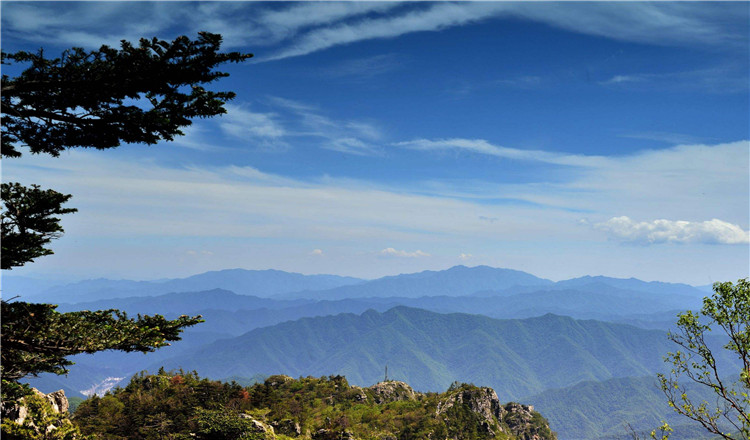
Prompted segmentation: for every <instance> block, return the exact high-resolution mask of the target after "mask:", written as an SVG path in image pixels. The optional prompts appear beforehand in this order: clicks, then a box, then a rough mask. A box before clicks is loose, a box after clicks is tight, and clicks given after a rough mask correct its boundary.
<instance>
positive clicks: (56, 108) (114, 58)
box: [2, 32, 252, 157]
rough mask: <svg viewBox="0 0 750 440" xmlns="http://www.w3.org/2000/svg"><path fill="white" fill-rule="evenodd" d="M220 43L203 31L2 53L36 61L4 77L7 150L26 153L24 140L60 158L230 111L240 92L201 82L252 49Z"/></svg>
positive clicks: (155, 135)
mask: <svg viewBox="0 0 750 440" xmlns="http://www.w3.org/2000/svg"><path fill="white" fill-rule="evenodd" d="M220 45H221V35H217V34H210V33H206V32H201V33H200V34H199V38H198V39H197V40H195V41H191V40H190V39H189V38H188V37H185V36H182V37H179V38H177V39H175V40H174V41H172V42H171V43H169V42H166V41H162V40H158V39H156V38H154V39H151V40H148V39H141V40H140V42H139V44H138V45H137V46H135V45H133V44H131V43H129V42H127V41H123V42H122V43H121V45H120V49H115V48H111V47H109V46H102V47H101V48H99V49H98V50H95V51H91V52H88V51H85V50H84V49H81V48H72V49H70V50H66V51H65V52H63V53H62V55H61V56H60V57H59V58H46V57H45V56H44V52H43V51H42V50H40V51H39V52H37V53H29V52H16V53H10V54H9V53H3V54H2V62H3V64H11V63H24V64H29V67H28V68H27V69H26V70H24V71H23V73H21V74H20V75H19V76H17V77H15V78H9V77H8V76H6V75H3V80H2V115H3V118H2V154H3V156H6V157H18V156H20V155H21V152H20V151H19V150H18V148H17V147H19V146H22V145H23V146H26V147H28V148H29V150H30V151H31V152H32V153H49V154H51V155H53V156H58V155H59V154H60V152H61V151H62V150H64V149H66V148H71V147H86V148H97V149H105V148H113V147H117V146H119V145H120V143H122V142H125V143H145V144H155V143H157V142H158V141H160V140H172V139H173V138H174V137H175V136H177V135H181V134H182V132H181V131H180V129H181V128H182V127H185V126H188V125H190V124H191V120H190V119H191V118H195V117H210V116H216V115H219V114H222V113H225V112H226V111H225V110H224V107H223V105H224V103H225V102H226V101H227V100H229V99H232V98H233V97H234V93H232V92H213V91H209V90H206V89H204V88H203V87H202V85H204V84H209V83H211V82H213V81H215V80H217V79H219V78H222V77H225V76H227V75H228V74H227V73H224V72H218V71H215V70H214V68H215V67H216V66H217V65H219V64H222V63H226V62H241V61H244V60H246V59H248V58H250V57H251V56H252V55H250V54H241V53H238V52H229V53H220V52H219V47H220Z"/></svg>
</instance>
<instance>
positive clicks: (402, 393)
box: [368, 380, 417, 405]
mask: <svg viewBox="0 0 750 440" xmlns="http://www.w3.org/2000/svg"><path fill="white" fill-rule="evenodd" d="M368 389H369V390H371V391H372V392H373V394H374V396H373V397H374V399H375V403H376V404H378V405H382V404H384V403H388V402H397V401H401V400H415V399H416V398H417V397H416V396H417V395H416V393H415V392H414V390H413V389H412V388H411V387H410V386H409V385H408V384H407V383H406V382H399V381H396V380H389V381H388V382H380V383H376V384H375V385H373V386H371V387H370V388H368Z"/></svg>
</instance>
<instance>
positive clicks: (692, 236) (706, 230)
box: [594, 216, 750, 244]
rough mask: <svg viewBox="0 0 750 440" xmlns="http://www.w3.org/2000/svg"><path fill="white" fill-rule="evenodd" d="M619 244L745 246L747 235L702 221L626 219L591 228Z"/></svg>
mask: <svg viewBox="0 0 750 440" xmlns="http://www.w3.org/2000/svg"><path fill="white" fill-rule="evenodd" d="M594 227H595V228H596V229H600V230H602V231H605V232H606V233H607V234H608V235H609V236H610V237H611V238H613V239H615V240H619V241H626V242H633V243H642V244H656V243H708V244H748V243H750V232H748V231H744V230H743V229H742V228H741V227H740V226H738V225H734V224H731V223H727V222H725V221H721V220H719V219H713V220H708V221H703V222H689V221H683V220H676V221H675V220H664V219H658V220H653V221H643V222H636V221H633V220H631V219H630V218H628V217H626V216H621V217H614V218H611V219H609V220H607V221H606V222H602V223H597V224H595V225H594Z"/></svg>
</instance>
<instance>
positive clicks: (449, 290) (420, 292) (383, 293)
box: [277, 266, 552, 300]
mask: <svg viewBox="0 0 750 440" xmlns="http://www.w3.org/2000/svg"><path fill="white" fill-rule="evenodd" d="M550 284H552V281H550V280H546V279H542V278H538V277H535V276H534V275H531V274H528V273H526V272H521V271H518V270H512V269H499V268H493V267H489V266H476V267H466V266H454V267H451V268H450V269H446V270H441V271H423V272H418V273H413V274H401V275H395V276H388V277H383V278H378V279H376V280H372V281H366V282H362V283H358V284H354V285H348V286H340V287H336V288H332V289H327V290H320V291H317V292H309V291H308V292H291V293H284V294H279V295H277V297H278V298H305V297H312V298H315V299H319V300H323V299H325V300H336V299H344V298H369V297H390V296H398V297H405V298H418V297H422V296H464V295H470V294H472V293H474V292H477V291H480V290H487V289H505V288H510V287H513V286H547V285H550Z"/></svg>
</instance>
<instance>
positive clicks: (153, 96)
mask: <svg viewBox="0 0 750 440" xmlns="http://www.w3.org/2000/svg"><path fill="white" fill-rule="evenodd" d="M220 45H221V36H220V35H217V34H210V33H200V34H199V38H198V39H197V40H195V41H191V40H190V39H189V38H187V37H184V36H183V37H179V38H177V39H176V40H174V41H173V42H171V43H168V42H166V41H161V40H158V39H156V38H154V39H152V40H146V39H142V40H140V43H139V45H138V46H134V45H132V44H131V43H128V42H126V41H123V42H122V43H121V48H120V49H113V48H111V47H108V46H102V47H101V48H100V49H98V50H96V51H91V52H87V51H85V50H83V49H81V48H73V49H70V50H67V51H65V52H63V54H62V55H61V56H60V57H59V58H52V59H49V58H46V57H45V56H44V53H43V51H42V50H39V52H38V53H29V52H16V53H4V52H3V53H2V63H3V64H6V65H7V64H13V63H20V64H24V65H28V67H27V68H26V69H25V70H23V71H22V72H21V73H20V75H18V76H17V77H15V78H10V77H8V76H7V75H3V77H2V96H1V97H0V111H1V113H2V122H1V125H2V155H3V156H4V157H18V156H21V151H20V150H19V148H21V147H23V146H25V147H27V148H28V149H29V150H30V151H31V153H48V154H51V155H52V156H58V155H59V154H60V152H61V151H63V150H64V149H66V148H73V147H86V148H97V149H105V148H113V147H117V146H119V145H120V144H121V143H122V142H125V143H146V144H155V143H157V142H158V141H159V140H172V139H173V138H174V136H176V135H181V134H182V132H181V131H180V129H181V128H182V127H185V126H188V125H190V124H191V119H192V118H196V117H211V116H216V115H219V114H222V113H225V109H224V107H223V105H224V103H225V102H226V101H227V100H229V99H232V98H233V97H234V93H232V92H213V91H208V90H206V89H204V88H203V85H206V84H209V83H212V82H213V81H215V80H217V79H219V78H222V77H225V76H227V75H228V74H226V73H224V72H218V71H215V70H214V69H215V67H216V66H218V65H219V64H223V63H227V62H241V61H244V60H246V59H248V58H250V57H251V56H252V55H249V54H241V53H238V52H230V53H220V52H219V48H220ZM69 198H70V196H69V195H63V194H60V193H58V192H55V191H52V190H41V189H40V188H39V187H38V186H36V185H33V186H32V187H30V188H28V187H24V186H21V185H20V184H17V183H13V184H7V185H6V184H3V187H2V199H3V204H4V206H3V213H2V214H3V215H2V269H11V268H12V267H16V266H22V265H24V264H25V263H28V262H31V261H34V259H35V258H38V257H40V256H43V255H49V254H51V253H52V251H51V250H50V249H48V248H46V247H45V246H46V245H47V244H48V243H49V242H50V241H51V240H52V239H55V238H58V237H60V235H61V234H62V232H63V229H62V227H61V226H60V224H59V221H60V219H59V218H58V217H55V216H56V215H61V214H66V213H71V212H74V211H75V209H71V208H62V204H63V203H65V202H67V201H68V199H69ZM14 293H15V292H14ZM19 293H21V292H19ZM56 307H57V306H55V305H51V304H30V303H24V302H15V303H6V302H4V301H3V302H2V370H1V371H2V379H3V383H4V384H12V383H14V382H15V381H17V380H18V379H19V378H21V377H23V376H25V375H28V374H32V375H33V374H36V373H40V372H54V373H58V374H59V373H63V372H65V367H66V366H68V365H71V362H70V361H69V360H67V359H66V357H67V356H70V355H74V354H77V353H94V352H97V351H102V350H110V349H111V350H122V351H144V352H145V351H152V350H154V349H156V348H158V347H161V346H164V345H167V341H175V340H178V339H179V337H178V334H179V333H180V331H181V329H182V328H184V327H187V326H191V325H194V324H196V323H198V322H200V321H201V320H200V317H193V318H189V317H187V316H181V317H179V318H178V319H175V320H171V321H170V320H166V319H164V318H163V317H162V316H160V315H155V316H138V317H137V318H136V319H130V318H128V317H127V315H126V314H125V313H122V312H119V311H117V310H112V309H110V310H102V311H98V312H89V311H84V312H73V313H58V312H57V311H55V308H56ZM9 388H10V389H11V390H12V389H13V387H12V386H10V387H9ZM16 398H17V396H13V395H12V393H11V394H8V393H6V386H4V387H3V408H4V409H5V408H7V407H9V405H10V403H11V402H15V400H14V399H16ZM3 415H5V414H3ZM153 422H154V423H156V424H158V420H156V419H154V420H153Z"/></svg>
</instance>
